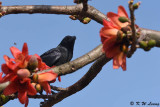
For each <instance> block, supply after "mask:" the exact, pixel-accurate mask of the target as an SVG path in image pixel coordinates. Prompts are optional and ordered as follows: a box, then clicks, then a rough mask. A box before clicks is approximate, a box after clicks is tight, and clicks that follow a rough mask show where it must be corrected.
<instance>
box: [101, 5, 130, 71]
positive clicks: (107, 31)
mask: <svg viewBox="0 0 160 107" xmlns="http://www.w3.org/2000/svg"><path fill="white" fill-rule="evenodd" d="M107 17H108V19H109V21H107V20H103V25H104V27H103V28H102V29H101V30H100V37H101V41H102V44H103V51H104V52H105V54H106V56H107V57H108V58H113V68H114V69H118V68H119V67H122V69H123V70H126V54H127V52H128V46H129V44H130V42H129V41H130V39H131V32H132V31H131V27H130V25H131V24H130V20H129V18H128V14H127V12H126V11H125V9H124V7H123V6H119V7H118V14H115V13H113V12H108V13H107Z"/></svg>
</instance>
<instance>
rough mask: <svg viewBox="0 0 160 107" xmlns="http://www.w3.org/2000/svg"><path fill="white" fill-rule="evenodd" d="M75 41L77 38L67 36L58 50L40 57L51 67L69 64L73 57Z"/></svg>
mask: <svg viewBox="0 0 160 107" xmlns="http://www.w3.org/2000/svg"><path fill="white" fill-rule="evenodd" d="M75 40H76V36H65V37H64V38H63V40H62V41H61V43H60V44H59V45H58V46H57V47H56V48H52V49H50V50H48V51H47V52H45V53H43V54H42V55H41V56H40V57H41V59H42V61H43V62H45V63H46V65H48V66H50V67H52V66H53V65H55V66H58V65H61V64H64V63H66V62H69V61H70V60H71V59H72V57H73V50H74V43H75Z"/></svg>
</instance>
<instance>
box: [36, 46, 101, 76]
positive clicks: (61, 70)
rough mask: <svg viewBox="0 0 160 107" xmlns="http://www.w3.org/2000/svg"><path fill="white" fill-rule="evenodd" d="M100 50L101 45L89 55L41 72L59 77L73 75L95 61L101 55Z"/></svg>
mask: <svg viewBox="0 0 160 107" xmlns="http://www.w3.org/2000/svg"><path fill="white" fill-rule="evenodd" d="M101 50H102V45H99V46H98V47H96V48H95V49H93V50H92V51H90V52H89V53H87V54H85V55H83V56H81V57H79V58H77V59H75V60H74V61H71V62H68V63H65V64H63V65H60V66H57V67H54V68H51V69H48V70H44V71H43V72H48V71H50V70H52V71H53V72H54V73H57V74H58V75H59V76H61V75H66V74H69V73H73V72H75V71H76V70H78V69H80V68H82V67H83V66H85V65H87V64H89V63H91V62H93V61H95V60H96V59H97V58H99V57H100V56H101V55H103V53H102V51H101ZM39 73H42V72H39Z"/></svg>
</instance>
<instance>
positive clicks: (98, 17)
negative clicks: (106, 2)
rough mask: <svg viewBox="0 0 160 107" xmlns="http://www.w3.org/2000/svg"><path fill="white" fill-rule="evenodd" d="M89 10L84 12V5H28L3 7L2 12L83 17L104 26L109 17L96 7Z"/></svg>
mask: <svg viewBox="0 0 160 107" xmlns="http://www.w3.org/2000/svg"><path fill="white" fill-rule="evenodd" d="M87 6H88V7H87V10H86V11H84V10H83V7H84V6H83V3H80V4H77V5H73V6H51V5H26V6H2V8H1V9H2V11H5V12H6V15H8V14H20V13H23V14H24V13H28V14H35V13H42V14H65V15H82V16H87V17H90V18H92V19H93V20H95V21H97V22H98V23H100V24H102V23H103V21H102V20H103V19H106V20H108V19H107V17H106V16H105V15H104V14H103V13H101V12H100V11H98V10H97V9H95V8H94V7H92V6H90V5H87Z"/></svg>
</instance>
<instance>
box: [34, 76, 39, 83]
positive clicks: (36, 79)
mask: <svg viewBox="0 0 160 107" xmlns="http://www.w3.org/2000/svg"><path fill="white" fill-rule="evenodd" d="M33 81H34V82H36V83H37V82H38V74H34V75H33Z"/></svg>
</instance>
